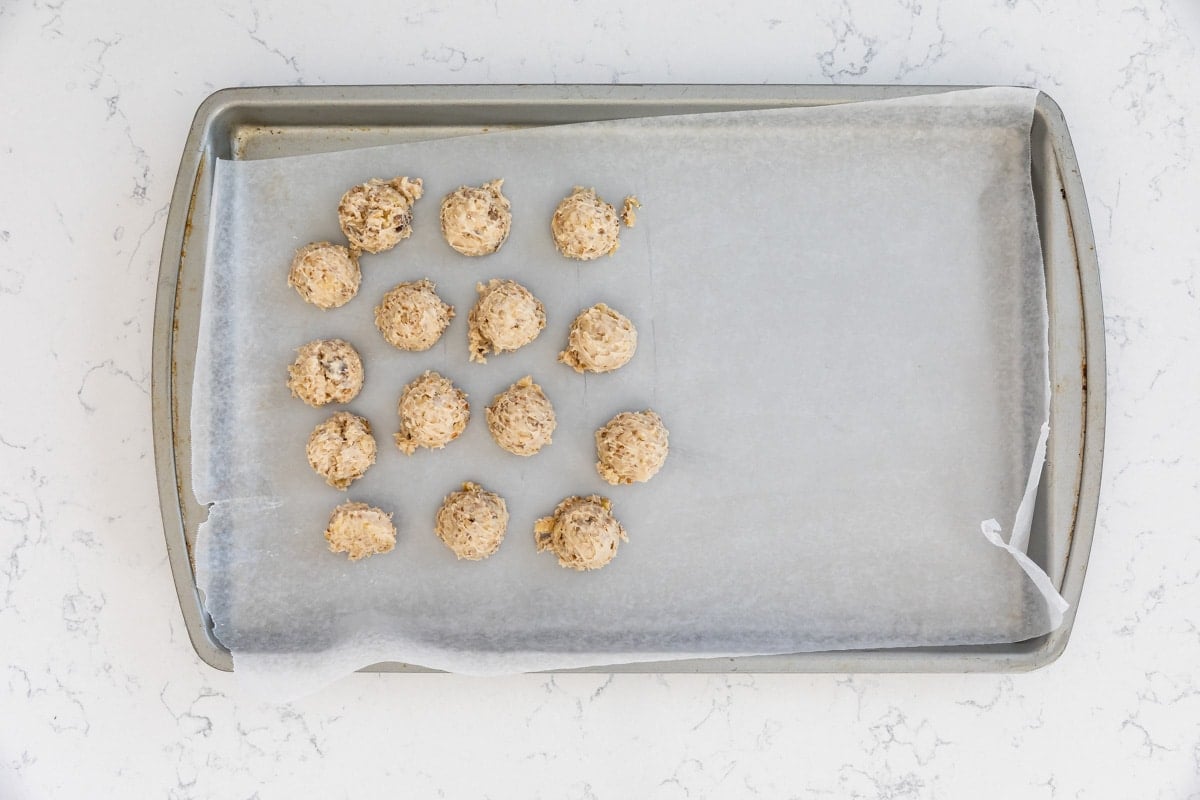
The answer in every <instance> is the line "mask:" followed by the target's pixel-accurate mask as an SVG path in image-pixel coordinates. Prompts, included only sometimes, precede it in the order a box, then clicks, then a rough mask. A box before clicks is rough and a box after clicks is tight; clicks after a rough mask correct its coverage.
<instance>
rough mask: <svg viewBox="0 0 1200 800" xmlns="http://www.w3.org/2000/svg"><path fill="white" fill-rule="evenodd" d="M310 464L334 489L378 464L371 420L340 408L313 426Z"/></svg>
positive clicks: (306, 449) (355, 478) (309, 456)
mask: <svg viewBox="0 0 1200 800" xmlns="http://www.w3.org/2000/svg"><path fill="white" fill-rule="evenodd" d="M305 451H306V452H307V453H308V465H309V466H310V467H312V468H313V471H315V472H316V473H317V474H318V475H320V476H321V477H322V478H324V479H325V482H326V483H328V484H329V485H330V486H332V487H333V488H335V489H345V488H346V487H347V486H349V485H350V484H351V483H353V482H354V481H356V480H358V479H359V478H361V477H362V476H363V475H364V474H365V473H366V471H367V468H368V467H370V466H371V465H372V464H374V463H375V452H376V448H375V437H374V436H372V435H371V423H369V422H367V421H366V420H365V419H363V418H362V417H357V416H355V415H354V414H351V413H349V412H347V411H339V412H337V413H336V414H334V415H333V416H332V417H330V418H329V419H327V420H325V421H324V422H322V423H321V424H320V425H318V426H317V427H315V428H313V432H312V433H311V434H310V435H309V437H308V446H307V447H306V448H305Z"/></svg>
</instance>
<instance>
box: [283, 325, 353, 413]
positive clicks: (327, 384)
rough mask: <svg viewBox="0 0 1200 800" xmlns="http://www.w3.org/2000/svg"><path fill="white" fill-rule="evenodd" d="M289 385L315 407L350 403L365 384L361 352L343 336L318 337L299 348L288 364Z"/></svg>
mask: <svg viewBox="0 0 1200 800" xmlns="http://www.w3.org/2000/svg"><path fill="white" fill-rule="evenodd" d="M287 385H288V388H289V389H291V390H292V394H293V395H294V396H296V397H299V398H300V399H301V400H303V401H304V402H305V403H307V404H308V405H310V406H312V407H313V408H320V407H321V406H323V405H327V404H329V403H349V402H350V401H351V400H353V399H354V398H355V397H356V396H357V395H358V393H359V391H360V390H361V389H362V386H363V364H362V359H361V358H359V355H358V351H357V350H355V349H354V348H353V347H352V346H351V345H350V343H349V342H345V341H343V340H341V339H317V340H315V341H312V342H309V343H308V344H306V345H304V346H303V347H301V348H300V350H299V351H298V353H297V355H296V360H295V361H294V362H292V364H291V366H289V367H288V383H287Z"/></svg>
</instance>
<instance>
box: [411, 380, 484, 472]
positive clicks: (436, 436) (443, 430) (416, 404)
mask: <svg viewBox="0 0 1200 800" xmlns="http://www.w3.org/2000/svg"><path fill="white" fill-rule="evenodd" d="M397 410H398V412H399V414H400V432H399V433H397V434H396V446H397V447H399V448H400V452H402V453H404V454H405V455H406V456H411V455H412V454H413V453H414V452H416V450H417V448H418V447H427V448H429V449H430V450H440V449H441V448H443V447H445V446H446V445H448V444H449V443H450V442H452V441H454V440H455V439H457V438H458V437H459V435H460V434H462V432H463V430H465V429H466V427H467V422H468V420H470V418H471V406H470V405H469V404H468V403H467V395H466V393H465V392H463V390H462V389H459V388H458V387H457V386H455V385H454V384H453V383H451V382H450V380H449V379H448V378H445V377H443V376H441V375H439V374H438V373H436V372H433V371H432V370H427V371H426V372H425V373H424V374H423V375H421V376H420V377H419V378H417V379H416V380H414V381H413V382H412V383H410V384H408V385H407V386H405V387H404V391H402V392H401V393H400V404H399V407H398V409H397Z"/></svg>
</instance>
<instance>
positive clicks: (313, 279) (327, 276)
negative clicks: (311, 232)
mask: <svg viewBox="0 0 1200 800" xmlns="http://www.w3.org/2000/svg"><path fill="white" fill-rule="evenodd" d="M361 283H362V271H361V270H359V268H358V258H357V257H356V256H355V254H354V253H352V252H351V251H350V249H349V248H347V247H343V246H342V245H340V244H333V243H332V242H313V243H312V244H306V245H305V246H304V247H301V248H300V249H299V250H297V251H296V255H295V257H294V258H293V259H292V268H291V269H290V270H288V286H291V287H292V288H293V289H295V290H296V292H297V293H298V294H299V295H300V297H302V298H304V301H305V302H306V303H312V304H313V305H314V306H316V307H317V308H320V309H328V308H337V307H338V306H344V305H345V304H346V303H348V302H350V300H351V298H353V297H354V295H356V294H358V287H359V285H360V284H361Z"/></svg>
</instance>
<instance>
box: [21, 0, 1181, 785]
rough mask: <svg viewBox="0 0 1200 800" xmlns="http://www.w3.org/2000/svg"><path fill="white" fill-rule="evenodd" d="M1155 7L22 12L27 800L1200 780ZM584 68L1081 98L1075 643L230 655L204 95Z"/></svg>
mask: <svg viewBox="0 0 1200 800" xmlns="http://www.w3.org/2000/svg"><path fill="white" fill-rule="evenodd" d="M1127 2H1128V3H1129V7H1127V8H1121V7H1119V5H1118V4H1111V3H1103V2H1099V0H1095V1H1094V2H1090V1H1088V0H1065V2H1062V3H1052V2H1033V0H1004V1H1003V2H994V3H991V4H986V3H951V2H939V0H925V1H924V2H922V0H840V1H837V0H818V2H816V3H812V4H805V5H806V6H807V7H808V8H807V10H806V11H804V12H797V11H794V10H789V9H788V8H787V7H786V6H787V5H788V4H783V3H777V4H771V3H767V2H757V1H753V2H740V3H733V2H728V0H724V1H723V2H715V3H702V4H696V3H692V2H684V1H683V0H671V1H670V2H664V3H659V4H653V3H635V2H609V3H603V4H601V3H589V2H575V3H571V4H566V3H563V4H557V8H556V10H554V11H552V12H551V11H547V10H545V8H549V6H546V7H545V8H544V7H543V5H542V4H538V3H533V2H526V1H525V0H521V1H520V2H517V1H516V0H488V1H487V2H460V3H456V4H454V10H453V11H451V10H449V7H450V5H451V4H449V3H445V4H441V3H437V2H435V1H434V0H417V2H413V3H407V4H405V3H384V2H379V0H366V2H361V3H355V4H334V3H319V2H305V3H303V4H299V3H287V2H283V0H278V1H277V2H269V1H268V0H259V2H250V3H235V2H229V0H226V2H218V3H214V4H211V5H208V7H206V8H205V7H201V4H185V3H182V2H161V3H152V2H149V1H148V0H136V1H133V0H131V2H125V3H109V4H99V3H86V2H82V0H57V2H51V1H50V0H15V1H14V0H8V2H4V0H0V109H3V119H4V122H3V123H2V124H0V336H2V338H0V341H3V342H4V349H5V354H6V355H5V358H4V363H5V368H4V369H3V370H2V371H0V374H2V375H3V379H2V385H3V388H2V389H0V411H2V412H3V413H2V414H0V598H2V599H0V797H3V798H6V799H8V798H43V797H72V798H73V797H122V798H124V797H173V798H175V797H178V798H183V797H222V798H284V797H287V798H290V797H365V796H375V795H381V794H382V793H383V792H384V791H385V790H388V789H391V790H398V791H397V792H396V793H397V794H399V796H404V797H435V796H436V797H464V798H466V797H470V798H478V797H493V798H501V797H514V798H531V797H546V798H602V797H616V798H640V797H654V798H676V797H710V796H725V797H747V796H751V795H753V796H762V797H792V796H797V797H798V796H809V795H813V796H828V797H836V798H842V797H846V798H852V797H854V798H857V797H863V798H876V797H879V798H910V797H940V798H959V797H1005V798H1016V797H1019V798H1051V797H1056V798H1075V797H1082V798H1097V797H1105V798H1107V797H1138V798H1172V800H1174V799H1175V798H1183V797H1191V798H1197V797H1200V533H1198V532H1197V531H1198V527H1197V525H1196V523H1195V520H1196V519H1198V518H1200V490H1198V489H1197V485H1198V483H1200V359H1198V358H1197V356H1196V350H1195V348H1196V345H1197V343H1200V300H1198V299H1197V296H1196V292H1197V290H1198V288H1200V287H1197V281H1198V280H1200V277H1198V274H1200V255H1198V254H1200V224H1198V222H1197V220H1198V219H1200V217H1198V216H1197V209H1198V208H1200V157H1197V156H1198V155H1200V138H1198V137H1200V134H1198V130H1200V124H1198V123H1200V91H1197V87H1196V78H1197V76H1198V75H1200V54H1198V48H1200V8H1198V6H1197V4H1195V3H1193V2H1189V1H1188V0H1160V2H1137V0H1127ZM301 5H302V6H303V7H304V13H303V14H301V13H299V12H298V11H297V10H296V9H297V8H299V7H300V6H301ZM795 5H799V4H795ZM553 81H557V82H608V81H615V82H629V83H637V82H659V81H661V82H714V83H723V82H725V83H738V82H749V83H758V82H778V83H806V82H818V83H822V82H829V81H839V82H840V81H846V82H848V81H857V82H870V83H895V82H903V83H968V84H970V83H978V84H991V83H995V84H1009V83H1018V84H1028V85H1034V86H1038V87H1040V88H1042V89H1044V90H1046V91H1048V92H1050V93H1051V94H1052V95H1053V96H1054V97H1055V98H1056V99H1057V100H1058V101H1059V103H1060V104H1061V105H1062V107H1063V109H1064V110H1065V112H1066V115H1067V119H1068V121H1069V123H1070V126H1071V130H1072V134H1073V137H1074V141H1075V146H1076V148H1077V151H1078V154H1079V160H1080V162H1081V165H1082V170H1083V176H1084V181H1085V184H1086V186H1087V190H1088V199H1089V202H1090V203H1091V208H1092V216H1093V220H1094V223H1095V229H1096V240H1097V246H1098V250H1099V256H1100V263H1101V271H1102V277H1103V284H1104V303H1105V309H1106V314H1107V323H1108V325H1107V327H1108V359H1109V397H1108V434H1107V436H1108V439H1107V458H1106V468H1105V477H1104V486H1103V494H1102V499H1101V504H1100V518H1099V525H1098V527H1097V530H1096V541H1095V547H1094V549H1093V551H1092V557H1091V565H1090V569H1089V572H1088V577H1087V582H1086V585H1085V587H1084V594H1083V601H1082V603H1081V606H1080V609H1079V615H1078V619H1077V622H1076V625H1075V630H1074V634H1073V636H1072V639H1071V643H1070V645H1069V646H1068V648H1067V651H1066V654H1065V655H1064V656H1063V657H1062V658H1061V659H1060V660H1059V661H1058V662H1056V663H1054V664H1053V665H1051V666H1049V667H1047V668H1045V669H1042V670H1040V671H1037V672H1034V673H1031V674H1024V675H1012V676H993V675H931V676H927V675H878V676H855V677H847V676H842V675H820V676H803V675H801V676H789V675H782V676H746V675H735V676H728V677H722V676H716V677H703V676H699V677H697V676H681V675H672V676H655V675H621V676H616V677H606V676H586V675H571V676H559V677H554V678H550V677H546V676H523V677H512V678H506V679H495V680H492V679H487V680H484V679H465V678H459V677H451V676H394V675H354V676H349V677H347V678H345V679H343V680H342V681H340V682H339V683H337V684H336V685H334V686H332V687H330V688H328V689H326V690H324V691H322V692H320V693H319V694H317V695H315V696H313V697H310V698H308V699H305V700H303V701H300V702H297V703H295V704H293V705H291V706H288V707H282V708H279V707H269V706H263V705H259V704H257V703H253V702H249V701H245V700H239V699H238V697H237V692H236V689H235V687H234V684H233V680H232V678H231V677H230V676H228V675H225V674H222V673H218V672H216V671H214V670H212V669H210V668H208V667H206V666H205V665H204V664H203V663H201V662H200V661H199V659H197V657H196V656H195V654H194V653H193V652H192V649H191V647H190V645H189V644H188V641H187V636H186V634H185V631H184V629H183V623H182V619H181V616H180V612H179V608H178V604H177V601H176V597H175V590H174V587H173V585H172V583H171V577H170V574H169V572H168V569H167V562H166V552H165V548H164V544H163V537H162V531H161V521H160V518H159V511H158V499H157V495H156V488H155V472H154V463H153V456H152V451H151V433H150V404H149V397H148V392H149V369H150V345H151V327H152V314H153V305H154V291H155V279H156V276H157V273H158V257H159V249H160V247H161V241H162V231H163V224H164V219H165V215H166V212H167V205H168V200H169V195H170V192H171V188H172V185H173V182H174V179H175V171H176V167H177V165H178V160H179V155H180V152H181V148H182V145H183V139H184V136H185V133H186V131H187V127H188V123H189V122H190V120H191V116H192V114H193V112H194V111H195V108H196V106H197V105H198V104H199V103H200V101H201V100H203V98H204V97H205V96H206V95H207V94H209V93H210V92H211V91H213V90H214V89H217V88H220V87H224V86H236V85H255V84H288V83H439V82H451V83H473V82H553Z"/></svg>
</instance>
